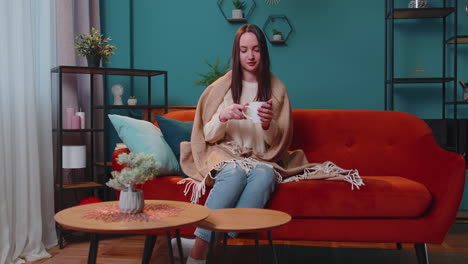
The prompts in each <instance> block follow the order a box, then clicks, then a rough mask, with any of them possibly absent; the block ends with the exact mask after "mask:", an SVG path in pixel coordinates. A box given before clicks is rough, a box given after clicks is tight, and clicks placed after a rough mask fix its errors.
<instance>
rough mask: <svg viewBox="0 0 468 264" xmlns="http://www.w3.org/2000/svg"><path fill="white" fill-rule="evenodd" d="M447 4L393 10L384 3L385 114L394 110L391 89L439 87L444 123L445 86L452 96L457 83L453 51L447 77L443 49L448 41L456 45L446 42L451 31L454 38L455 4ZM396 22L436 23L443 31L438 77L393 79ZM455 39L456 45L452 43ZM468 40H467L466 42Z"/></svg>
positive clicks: (392, 5)
mask: <svg viewBox="0 0 468 264" xmlns="http://www.w3.org/2000/svg"><path fill="white" fill-rule="evenodd" d="M448 2H450V1H446V0H444V1H442V5H443V7H437V8H396V7H395V0H385V70H384V71H385V83H384V107H385V110H395V102H394V93H395V85H398V84H408V85H411V84H428V83H433V84H437V83H439V84H441V95H442V96H441V98H442V100H441V104H440V105H441V111H440V112H441V115H440V117H441V119H446V118H447V115H446V105H447V104H446V103H447V102H446V101H447V99H446V98H447V84H450V83H451V84H452V85H453V90H454V93H455V92H456V91H455V90H456V85H457V83H456V80H457V54H456V47H455V52H454V53H453V54H454V55H453V59H452V61H453V67H454V69H453V74H452V76H448V74H447V48H448V44H450V43H451V41H452V42H453V43H454V44H455V46H456V45H457V41H458V39H457V38H451V39H449V38H448V37H447V31H448V29H449V27H451V29H452V31H453V32H454V35H455V36H456V35H457V26H458V25H457V12H456V10H457V7H458V4H457V1H456V0H453V1H452V5H451V6H449V5H448ZM452 15H453V16H455V17H454V22H453V23H451V24H450V25H449V23H447V17H449V16H452ZM400 19H405V20H408V19H439V20H440V22H441V23H440V24H441V26H442V28H443V34H442V36H441V40H442V43H444V45H443V47H442V50H441V54H440V55H441V56H442V65H441V67H442V76H437V77H430V78H404V77H403V78H397V77H395V20H400ZM454 39H456V40H457V41H455V40H454ZM467 40H468V38H467ZM454 112H455V113H454V116H453V119H456V110H454Z"/></svg>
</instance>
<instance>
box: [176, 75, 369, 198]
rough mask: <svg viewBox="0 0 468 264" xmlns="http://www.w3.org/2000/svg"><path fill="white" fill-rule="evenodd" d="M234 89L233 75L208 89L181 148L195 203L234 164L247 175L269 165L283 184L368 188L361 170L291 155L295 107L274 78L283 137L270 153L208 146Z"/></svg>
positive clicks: (226, 145) (296, 153) (224, 145)
mask: <svg viewBox="0 0 468 264" xmlns="http://www.w3.org/2000/svg"><path fill="white" fill-rule="evenodd" d="M230 85H231V72H228V73H227V74H226V75H224V76H223V77H221V78H219V79H218V80H217V81H215V82H214V83H213V84H211V85H210V86H208V88H206V90H205V91H204V92H203V94H202V95H201V97H200V99H199V101H198V104H197V110H196V113H195V120H194V124H193V130H192V136H191V141H190V142H182V143H181V146H180V150H181V155H180V162H181V167H182V170H183V171H184V173H185V174H186V175H187V176H188V177H189V178H187V179H184V180H182V181H180V182H179V184H184V183H186V182H188V184H187V185H186V188H185V194H187V193H188V192H189V191H190V189H192V197H191V201H192V202H194V203H197V202H198V199H199V198H200V196H201V195H204V194H205V186H207V185H208V186H211V185H212V184H213V179H214V177H215V172H217V171H219V170H221V169H222V168H223V167H224V166H225V165H226V164H228V163H233V162H235V163H236V164H238V165H239V166H241V167H242V168H243V169H244V170H246V172H248V171H249V170H250V169H251V168H253V167H255V166H256V165H257V164H259V163H262V164H267V165H269V166H271V167H272V168H274V169H275V172H276V174H277V175H278V182H279V183H285V182H290V181H298V180H306V179H317V180H318V179H326V180H343V181H347V182H349V183H351V186H352V188H354V187H357V188H359V186H361V185H364V183H363V181H362V179H361V177H360V176H359V173H358V172H357V170H345V169H342V168H340V167H338V166H336V165H335V164H333V163H332V162H330V161H328V162H324V163H321V164H317V163H309V162H308V161H307V158H306V156H305V154H304V152H303V151H302V150H296V151H288V147H289V145H290V143H291V140H292V122H291V118H292V116H291V106H290V102H289V97H288V95H287V90H286V87H285V86H284V85H283V83H282V82H281V81H280V80H279V79H278V78H276V77H275V76H273V75H272V79H271V85H272V100H273V118H274V120H275V122H276V127H277V129H279V133H278V137H277V138H276V139H275V142H274V143H272V144H271V145H270V147H269V148H268V150H267V151H265V152H262V153H259V152H256V151H255V150H253V149H243V148H241V147H239V146H237V145H236V144H235V142H223V143H221V144H210V143H208V142H206V141H205V136H204V132H203V128H204V126H205V124H206V123H207V122H209V121H210V120H211V118H212V116H213V115H214V114H215V113H216V111H217V109H218V107H219V105H220V104H221V103H222V101H223V98H224V96H225V95H226V93H227V92H228V91H230Z"/></svg>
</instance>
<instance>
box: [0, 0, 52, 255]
mask: <svg viewBox="0 0 468 264" xmlns="http://www.w3.org/2000/svg"><path fill="white" fill-rule="evenodd" d="M54 8H55V7H54V0H41V1H37V0H15V1H10V0H0V35H1V36H2V37H1V38H0V58H1V59H0V91H1V96H0V113H1V114H0V135H1V136H0V263H15V264H16V263H24V259H26V260H28V261H34V260H37V259H41V258H45V257H49V256H50V255H49V254H48V253H47V251H46V250H45V249H46V248H49V247H52V246H54V245H56V244H57V238H56V234H55V222H54V219H53V215H54V207H53V204H54V189H53V186H54V183H53V170H52V130H51V127H52V124H51V122H52V121H51V91H50V86H51V83H50V68H51V67H52V65H53V63H52V61H53V59H54V58H53V52H52V51H53V50H54V47H53V43H54V41H53V39H54V28H53V23H54V21H53V18H54V17H55V15H54V13H55V11H54V10H55V9H54Z"/></svg>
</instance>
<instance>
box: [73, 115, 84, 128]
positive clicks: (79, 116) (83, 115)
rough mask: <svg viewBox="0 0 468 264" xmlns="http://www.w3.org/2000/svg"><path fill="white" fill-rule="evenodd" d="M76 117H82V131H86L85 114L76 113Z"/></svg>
mask: <svg viewBox="0 0 468 264" xmlns="http://www.w3.org/2000/svg"><path fill="white" fill-rule="evenodd" d="M75 115H76V116H79V117H80V121H81V129H85V127H86V126H85V112H76V114H75Z"/></svg>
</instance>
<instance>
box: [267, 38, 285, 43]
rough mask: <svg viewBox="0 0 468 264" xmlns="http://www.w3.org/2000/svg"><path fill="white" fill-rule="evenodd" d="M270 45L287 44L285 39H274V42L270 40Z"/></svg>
mask: <svg viewBox="0 0 468 264" xmlns="http://www.w3.org/2000/svg"><path fill="white" fill-rule="evenodd" d="M270 43H271V44H284V43H286V41H285V40H283V39H281V40H273V39H272V40H270Z"/></svg>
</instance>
